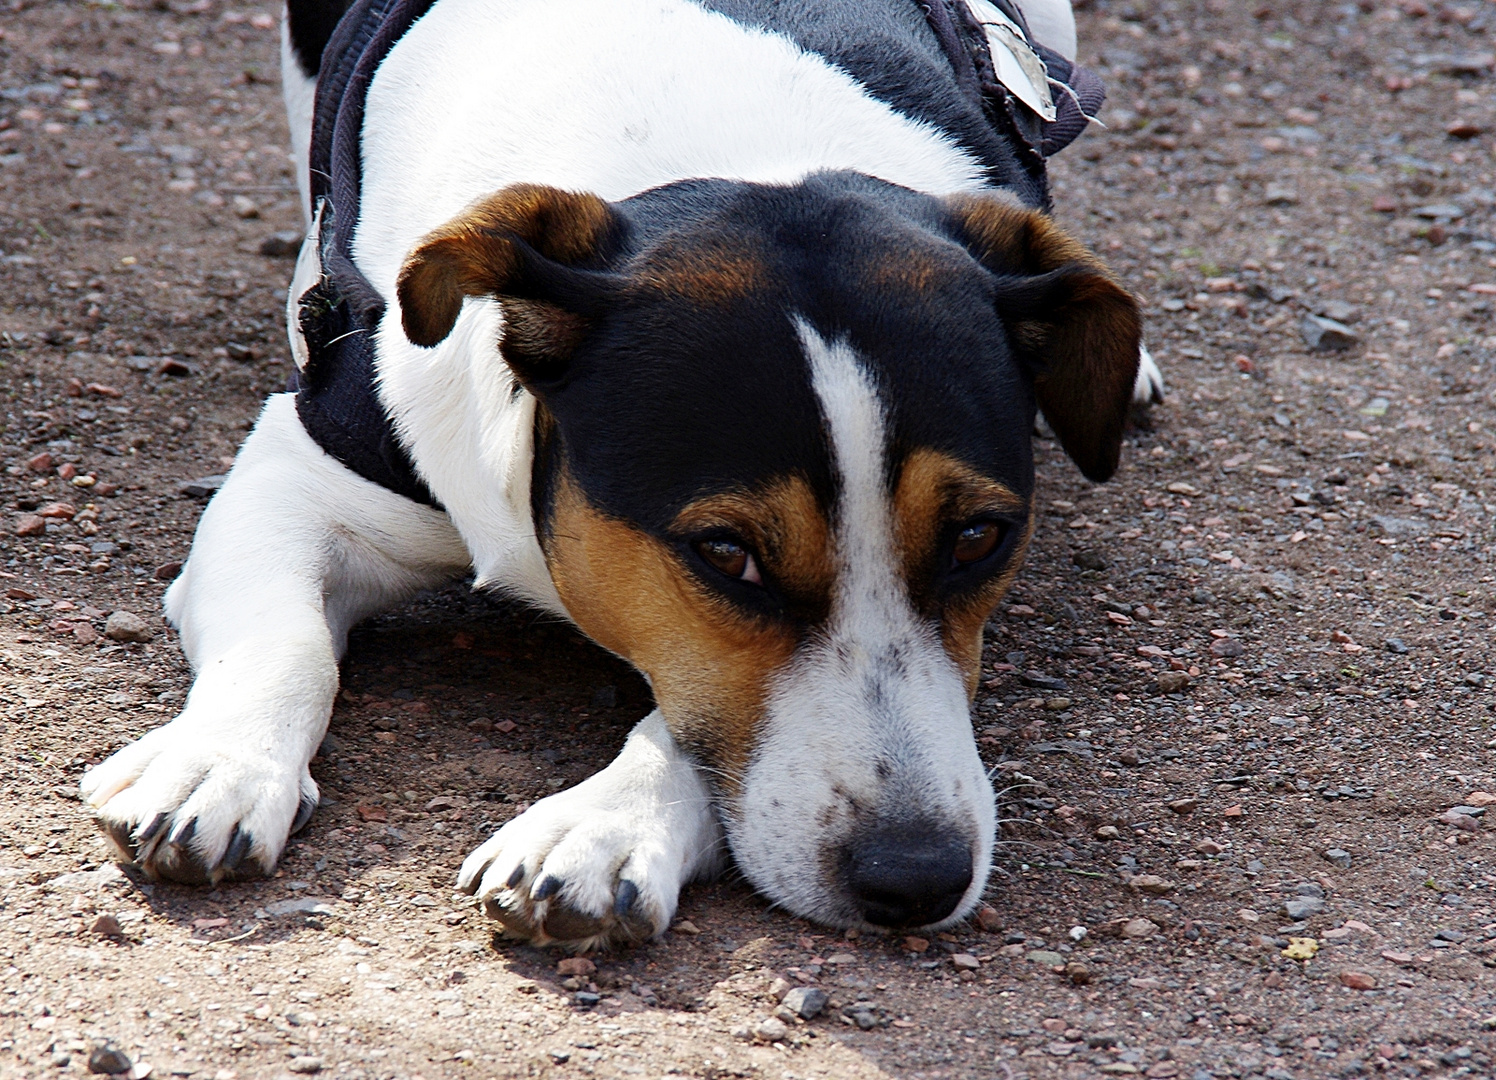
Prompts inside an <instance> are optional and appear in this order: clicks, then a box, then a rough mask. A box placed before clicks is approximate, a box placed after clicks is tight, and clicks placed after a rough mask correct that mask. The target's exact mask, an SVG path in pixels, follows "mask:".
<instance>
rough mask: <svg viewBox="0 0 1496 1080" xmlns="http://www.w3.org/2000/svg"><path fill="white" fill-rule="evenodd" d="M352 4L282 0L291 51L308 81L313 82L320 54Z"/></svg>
mask: <svg viewBox="0 0 1496 1080" xmlns="http://www.w3.org/2000/svg"><path fill="white" fill-rule="evenodd" d="M351 3H352V0H286V21H287V23H288V24H289V25H290V31H291V51H292V52H294V53H295V54H296V64H297V66H298V67H299V68H301V73H302V74H303V75H305V76H306V77H307V78H308V79H315V78H316V77H317V71H318V70H319V69H320V68H321V66H322V52H323V50H324V49H326V48H327V42H328V39H329V38H331V37H332V32H333V29H334V28H335V27H336V26H337V25H338V20H339V19H341V18H342V17H343V13H344V12H345V11H347V10H348V7H349V5H350V4H351Z"/></svg>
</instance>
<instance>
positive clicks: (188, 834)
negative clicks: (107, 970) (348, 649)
mask: <svg viewBox="0 0 1496 1080" xmlns="http://www.w3.org/2000/svg"><path fill="white" fill-rule="evenodd" d="M465 563H466V553H465V551H464V550H463V548H462V545H461V542H460V540H459V539H458V537H457V534H456V532H455V530H454V529H453V528H452V526H451V524H450V523H449V522H448V521H447V518H446V516H445V515H444V514H441V513H439V512H438V511H435V510H432V509H430V508H429V507H424V506H420V505H418V504H416V503H414V502H411V501H409V500H407V499H403V498H401V497H400V496H398V495H395V494H393V493H391V492H388V491H385V490H384V489H383V488H380V487H378V486H376V485H374V484H372V483H370V482H369V481H367V480H364V479H362V478H361V477H359V476H357V475H355V474H354V473H352V472H350V471H349V470H348V469H346V468H344V467H343V466H342V465H341V464H339V463H338V462H337V461H335V460H333V459H332V458H330V457H328V456H327V455H326V454H324V453H323V452H322V450H321V449H320V448H319V447H318V446H317V445H316V444H315V443H313V442H312V441H311V439H310V438H309V437H308V436H307V434H306V432H305V431H304V430H303V429H302V427H301V424H300V422H299V421H298V419H297V417H296V412H295V406H294V404H293V403H292V400H291V397H290V395H279V396H277V397H275V398H272V399H271V401H270V402H269V403H268V404H267V405H266V408H265V411H264V413H263V414H262V415H261V418H260V422H259V423H258V424H257V425H256V427H255V430H254V433H253V434H252V435H251V436H250V437H249V439H248V440H247V441H246V443H245V445H244V448H243V450H242V451H241V452H240V455H239V459H238V461H237V462H236V463H235V465H234V468H233V470H232V471H231V472H230V474H229V477H228V479H227V481H225V483H224V486H223V489H222V490H221V491H220V492H219V493H218V495H217V496H216V497H215V498H214V500H213V501H212V503H211V504H209V506H208V508H207V510H205V511H204V513H203V517H202V521H201V522H200V523H199V525H198V530H197V535H196V536H195V537H194V539H193V544H192V553H191V557H190V558H189V559H188V560H187V563H186V565H185V566H184V567H183V569H182V573H181V575H180V576H179V577H178V578H177V580H176V582H174V583H173V585H172V587H171V589H170V590H169V591H168V593H167V598H166V607H167V614H168V616H169V617H170V618H171V620H172V622H174V623H175V624H176V625H177V626H178V627H179V628H180V630H181V632H182V645H183V648H184V649H185V651H186V653H187V658H188V659H189V660H190V661H191V662H192V666H193V668H194V669H195V673H196V679H195V681H194V682H193V684H192V690H191V692H190V693H189V694H188V696H187V702H186V706H185V707H184V708H183V710H182V713H181V714H180V715H179V716H178V717H177V718H176V719H175V720H173V721H172V722H171V723H169V724H167V725H165V726H164V727H160V728H157V729H156V730H155V731H152V732H150V733H149V734H147V735H145V736H144V737H143V738H141V739H138V740H137V741H135V742H134V743H132V744H130V745H129V746H127V747H125V748H124V749H122V750H120V751H119V752H117V753H116V754H114V756H112V757H111V758H109V759H108V760H107V761H105V762H103V763H102V764H101V765H99V766H98V767H96V768H94V769H91V770H90V771H89V772H87V773H86V774H84V777H83V781H82V784H81V787H82V793H83V796H84V798H85V800H86V801H87V802H88V804H89V805H90V806H91V807H92V808H93V809H94V812H95V814H96V815H97V817H98V819H99V823H100V825H101V826H102V827H103V828H104V830H105V832H106V834H107V835H108V836H109V838H110V839H111V840H112V841H113V843H114V846H115V848H116V849H117V854H118V855H119V857H120V858H121V859H124V860H130V861H135V862H138V863H139V864H140V865H141V866H142V867H143V868H144V869H145V870H146V872H147V873H149V874H151V875H153V876H158V877H164V878H169V879H171V880H175V881H184V882H189V883H197V882H206V881H217V880H220V879H222V878H225V877H234V876H238V875H241V874H250V873H255V872H268V871H269V870H271V869H272V868H273V867H274V866H275V862H276V860H277V859H278V858H279V857H280V853H281V849H282V848H283V847H284V846H285V843H286V837H287V836H288V835H289V834H290V833H291V832H294V831H295V830H296V829H298V828H300V827H301V826H302V825H304V824H305V823H306V820H307V818H308V817H309V816H310V815H311V812H312V809H313V808H314V807H315V806H316V805H317V797H318V793H317V785H316V784H315V783H314V782H313V780H312V777H311V773H310V771H309V770H308V767H307V766H308V763H309V762H310V761H311V758H312V755H313V754H314V753H315V752H316V750H317V746H318V744H319V742H320V741H321V739H322V736H323V733H324V732H325V731H326V729H327V721H328V717H329V715H330V714H331V712H332V703H333V696H334V695H335V694H336V693H337V688H338V669H337V663H338V657H339V655H340V654H341V653H342V650H343V646H344V641H345V639H346V635H347V631H348V628H349V627H350V626H352V625H353V623H355V622H356V621H358V620H359V619H360V618H363V617H364V616H366V615H368V614H371V613H372V612H374V611H377V610H379V609H380V608H382V607H385V606H388V605H389V604H391V603H394V602H396V601H398V600H399V599H401V598H402V597H405V596H408V595H409V594H411V593H412V592H414V591H415V590H417V589H419V588H421V587H423V586H426V585H430V584H434V583H436V582H438V581H441V580H443V579H444V578H447V577H450V576H451V575H453V574H454V573H459V572H461V570H462V568H463V566H464V565H465Z"/></svg>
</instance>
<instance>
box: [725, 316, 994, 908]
mask: <svg viewBox="0 0 1496 1080" xmlns="http://www.w3.org/2000/svg"><path fill="white" fill-rule="evenodd" d="M799 331H800V339H801V342H802V344H803V345H804V348H805V351H806V355H807V356H808V357H809V358H810V361H811V376H812V381H813V386H814V388H815V392H816V395H817V397H818V398H819V400H820V404H821V411H822V414H823V417H824V419H825V423H826V427H827V429H828V430H829V432H830V437H831V444H832V449H833V453H834V457H835V461H836V466H837V471H838V474H839V477H840V480H841V495H840V501H839V503H838V506H837V514H836V534H835V549H836V552H835V558H836V573H837V585H836V592H835V596H834V598H833V601H832V611H831V618H830V621H829V623H828V625H827V627H826V628H825V631H824V635H823V637H822V638H821V640H819V641H817V642H815V643H814V644H812V645H810V646H808V647H805V648H802V650H801V652H800V654H799V655H798V656H797V657H796V659H795V660H794V661H793V662H792V663H791V665H790V667H789V669H788V670H786V671H784V672H782V673H781V674H780V675H779V676H778V677H777V679H776V682H775V685H774V690H773V693H772V695H771V698H770V701H769V706H768V710H767V717H766V719H765V722H764V724H763V727H762V735H761V736H760V741H759V744H758V748H757V751H756V753H755V755H754V758H753V761H752V762H751V764H750V765H749V767H748V770H747V774H746V776H745V779H744V783H743V793H742V797H741V799H740V800H739V804H738V813H737V814H735V815H733V816H732V817H731V818H730V819H729V822H728V834H729V836H730V838H731V840H732V850H733V854H734V856H735V857H736V859H737V863H738V866H739V867H740V868H741V869H742V870H743V872H744V873H745V874H746V875H747V876H748V878H749V880H751V881H752V882H753V883H754V884H755V885H756V886H758V888H759V889H761V890H762V891H763V892H765V893H767V894H768V895H770V896H772V897H773V898H774V899H776V900H778V901H779V902H781V903H783V904H784V905H785V906H786V907H788V908H789V909H790V910H791V911H793V912H795V913H796V914H799V915H806V916H809V917H811V918H815V919H818V920H821V921H824V922H829V923H831V924H833V925H843V926H845V925H855V924H857V923H860V922H861V921H862V915H861V912H860V911H858V910H857V909H856V908H855V907H854V906H853V904H852V901H851V899H850V897H847V896H846V895H845V894H844V890H843V888H842V887H841V886H840V884H839V883H837V882H835V881H834V880H831V879H830V878H829V877H828V869H827V868H828V867H830V866H835V865H836V864H837V862H838V860H837V858H836V857H835V854H836V852H837V849H838V848H839V846H840V845H841V844H842V843H843V842H844V841H845V840H846V839H847V834H848V832H849V831H850V829H851V828H852V825H853V823H854V819H855V815H856V813H857V812H858V811H860V812H861V813H862V814H864V815H867V814H873V815H875V816H876V817H878V818H879V819H881V820H883V821H885V822H888V823H890V824H891V823H892V822H893V821H895V820H903V821H934V822H939V823H941V824H943V825H944V826H946V828H947V829H948V830H949V833H948V834H949V835H956V836H962V837H964V838H966V839H967V840H968V841H969V842H970V844H971V854H972V864H973V874H972V881H971V885H970V887H969V888H968V889H967V892H966V895H965V896H964V897H963V898H962V901H961V903H960V904H959V905H958V907H957V908H956V910H955V912H954V913H952V915H951V916H950V918H949V919H948V920H946V922H953V921H955V920H957V919H959V918H964V917H965V916H966V915H967V914H968V913H969V912H970V911H971V909H972V908H973V907H974V906H975V904H976V902H977V900H978V899H979V898H980V897H981V895H982V890H983V888H985V886H986V882H987V874H988V872H989V870H990V868H991V859H992V844H993V841H994V839H995V836H996V810H995V806H994V800H993V794H992V786H991V784H990V783H989V782H988V780H987V773H986V770H985V768H984V767H983V765H982V759H981V757H980V756H979V755H978V753H977V748H976V742H975V740H974V739H973V737H972V731H971V721H970V717H969V713H968V704H967V697H966V689H965V685H964V683H963V681H962V677H961V672H960V670H959V669H958V668H957V666H956V664H955V663H954V662H953V661H952V660H951V658H950V656H949V655H948V654H947V653H946V652H945V650H944V648H943V647H942V646H941V642H940V638H939V635H938V634H937V633H936V631H935V628H934V627H932V626H930V625H928V624H927V623H925V622H923V621H922V620H920V619H919V617H918V616H917V615H916V614H915V611H914V609H913V606H912V605H911V603H910V601H909V597H908V595H907V593H906V591H905V588H904V583H903V577H902V575H901V574H900V572H899V568H898V565H897V556H896V554H895V549H894V538H893V510H892V506H891V505H890V499H889V495H888V491H887V483H886V479H885V476H884V463H885V461H886V459H887V445H886V443H887V437H886V432H885V426H884V415H883V409H882V406H881V404H880V403H879V400H878V396H877V393H876V391H875V389H874V387H873V386H872V384H871V382H870V381H869V379H868V376H867V374H866V372H865V371H864V369H863V367H862V365H861V364H860V363H859V361H858V359H857V357H856V355H855V353H854V352H853V350H852V349H851V347H850V346H849V345H847V344H846V343H845V342H827V341H825V340H824V339H822V338H821V337H819V336H818V335H817V334H816V332H815V331H814V330H813V329H812V328H811V327H810V326H808V325H806V324H804V323H801V324H800V326H799ZM880 764H881V765H883V766H884V767H885V768H886V770H887V771H886V774H885V775H881V776H880V775H879V772H878V767H879V765H880ZM810 823H814V826H815V827H813V828H812V827H808V826H809V825H810ZM942 925H944V923H943V924H942Z"/></svg>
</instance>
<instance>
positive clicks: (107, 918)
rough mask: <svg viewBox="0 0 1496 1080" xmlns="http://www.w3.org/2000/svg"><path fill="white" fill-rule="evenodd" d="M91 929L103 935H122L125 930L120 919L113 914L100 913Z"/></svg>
mask: <svg viewBox="0 0 1496 1080" xmlns="http://www.w3.org/2000/svg"><path fill="white" fill-rule="evenodd" d="M89 930H91V931H93V932H94V933H95V934H98V935H100V936H101V937H120V936H121V935H123V934H124V930H123V929H122V928H121V927H120V924H119V920H118V919H116V918H115V917H114V916H113V915H100V916H99V917H98V918H97V919H95V920H94V921H93V925H92V926H90V927H89Z"/></svg>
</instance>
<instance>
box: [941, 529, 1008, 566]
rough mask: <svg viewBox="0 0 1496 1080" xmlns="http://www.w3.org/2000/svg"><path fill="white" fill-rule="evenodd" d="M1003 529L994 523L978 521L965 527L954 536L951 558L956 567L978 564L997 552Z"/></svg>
mask: <svg viewBox="0 0 1496 1080" xmlns="http://www.w3.org/2000/svg"><path fill="white" fill-rule="evenodd" d="M1003 531H1004V530H1003V527H1002V525H1000V524H999V523H997V522H996V521H978V522H974V523H973V524H971V525H968V526H966V528H964V529H962V530H961V531H960V532H959V533H957V534H956V543H955V546H954V547H952V549H951V558H952V559H954V560H955V563H956V565H957V566H971V565H973V564H974V563H979V562H981V561H982V560H983V559H985V558H987V556H989V555H991V554H992V553H993V552H994V551H996V550H997V545H998V544H1000V543H1001V542H1002V538H1003Z"/></svg>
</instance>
